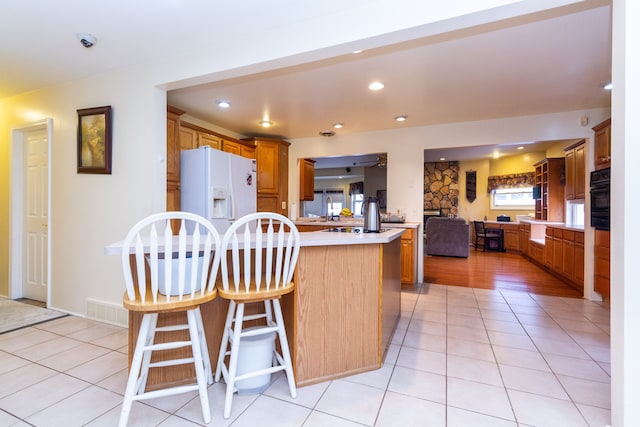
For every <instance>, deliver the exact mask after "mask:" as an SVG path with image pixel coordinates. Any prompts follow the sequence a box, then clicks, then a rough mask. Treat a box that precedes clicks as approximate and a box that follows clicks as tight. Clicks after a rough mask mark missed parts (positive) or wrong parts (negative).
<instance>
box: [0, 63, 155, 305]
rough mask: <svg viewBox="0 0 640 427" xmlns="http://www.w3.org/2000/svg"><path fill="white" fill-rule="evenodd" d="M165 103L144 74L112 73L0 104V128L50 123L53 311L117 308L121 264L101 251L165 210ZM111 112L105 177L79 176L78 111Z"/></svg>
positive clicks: (120, 284)
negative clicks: (99, 305)
mask: <svg viewBox="0 0 640 427" xmlns="http://www.w3.org/2000/svg"><path fill="white" fill-rule="evenodd" d="M165 104H166V97H165V93H164V91H162V90H159V89H156V88H154V87H153V85H152V84H151V82H149V81H148V80H147V79H146V78H145V77H144V73H137V74H136V73H131V71H130V70H129V72H126V73H111V74H108V75H103V76H96V77H93V78H90V79H87V80H83V81H78V82H74V83H69V84H66V85H62V86H59V87H54V88H48V89H43V90H40V91H37V92H32V93H28V94H23V95H19V96H16V97H12V98H9V99H4V100H2V101H0V108H1V110H2V111H3V120H4V122H3V124H2V125H3V129H7V128H16V127H19V126H23V125H24V124H26V123H29V122H33V121H36V120H39V119H43V118H52V119H53V129H52V130H53V132H52V140H51V164H50V173H51V194H50V197H51V212H50V213H49V215H50V229H49V230H50V235H49V238H50V239H51V243H52V251H51V261H52V263H51V265H52V271H51V283H49V286H50V287H51V289H52V293H51V300H50V301H49V303H50V305H51V307H53V308H58V309H61V310H64V311H68V312H72V313H78V314H81V315H84V314H85V301H86V299H87V298H94V299H97V300H101V301H107V302H111V303H115V304H118V305H119V304H120V303H121V301H122V293H123V282H122V272H121V268H120V264H119V262H120V260H119V259H116V258H117V257H113V256H110V257H109V256H105V255H104V253H103V250H104V249H103V248H104V246H105V245H106V244H108V243H111V242H113V241H116V240H119V239H122V238H124V235H125V234H126V231H127V230H128V228H129V227H130V226H131V225H132V224H133V223H134V222H135V221H137V220H139V219H141V218H142V217H144V216H146V215H148V214H150V213H153V212H158V211H163V210H164V207H165V199H166V196H165V193H166V190H165V184H164V182H165V175H166V167H165V164H164V160H163V159H164V156H165V152H166V142H165V141H166V121H165V120H166V119H165V117H166V113H165V109H166V107H165ZM103 105H111V107H112V119H113V128H112V129H113V133H112V139H113V141H112V142H113V164H112V174H111V175H92V174H78V173H77V172H76V167H77V162H76V158H77V157H76V154H77V139H76V110H77V109H80V108H88V107H97V106H103Z"/></svg>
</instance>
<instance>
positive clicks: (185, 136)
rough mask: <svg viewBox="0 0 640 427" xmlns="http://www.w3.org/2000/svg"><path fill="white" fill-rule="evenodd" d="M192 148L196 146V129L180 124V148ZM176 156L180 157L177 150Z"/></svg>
mask: <svg viewBox="0 0 640 427" xmlns="http://www.w3.org/2000/svg"><path fill="white" fill-rule="evenodd" d="M194 148H198V131H197V130H195V129H192V128H190V127H187V126H185V125H184V124H180V150H192V149H194ZM178 158H180V153H179V152H178Z"/></svg>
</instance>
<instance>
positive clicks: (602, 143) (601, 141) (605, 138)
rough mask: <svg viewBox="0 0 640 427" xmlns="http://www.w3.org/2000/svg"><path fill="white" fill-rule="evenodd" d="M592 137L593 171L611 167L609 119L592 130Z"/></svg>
mask: <svg viewBox="0 0 640 427" xmlns="http://www.w3.org/2000/svg"><path fill="white" fill-rule="evenodd" d="M593 131H594V132H595V135H594V137H593V138H594V149H593V152H594V163H595V165H594V166H595V169H596V170H598V169H604V168H608V167H611V119H607V120H605V121H604V122H602V123H600V124H599V125H597V126H595V127H594V128H593Z"/></svg>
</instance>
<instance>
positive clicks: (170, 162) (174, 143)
mask: <svg viewBox="0 0 640 427" xmlns="http://www.w3.org/2000/svg"><path fill="white" fill-rule="evenodd" d="M179 127H180V116H179V115H178V114H175V113H171V112H167V181H169V180H173V181H180V133H179V132H178V129H179ZM167 203H168V202H167Z"/></svg>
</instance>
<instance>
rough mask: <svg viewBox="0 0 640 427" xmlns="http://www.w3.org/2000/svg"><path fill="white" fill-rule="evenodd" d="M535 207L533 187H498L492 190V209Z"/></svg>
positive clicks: (527, 208)
mask: <svg viewBox="0 0 640 427" xmlns="http://www.w3.org/2000/svg"><path fill="white" fill-rule="evenodd" d="M534 207H535V200H534V199H533V187H518V188H496V189H495V190H493V191H492V192H491V209H513V210H518V209H522V210H531V209H533V208H534Z"/></svg>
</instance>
